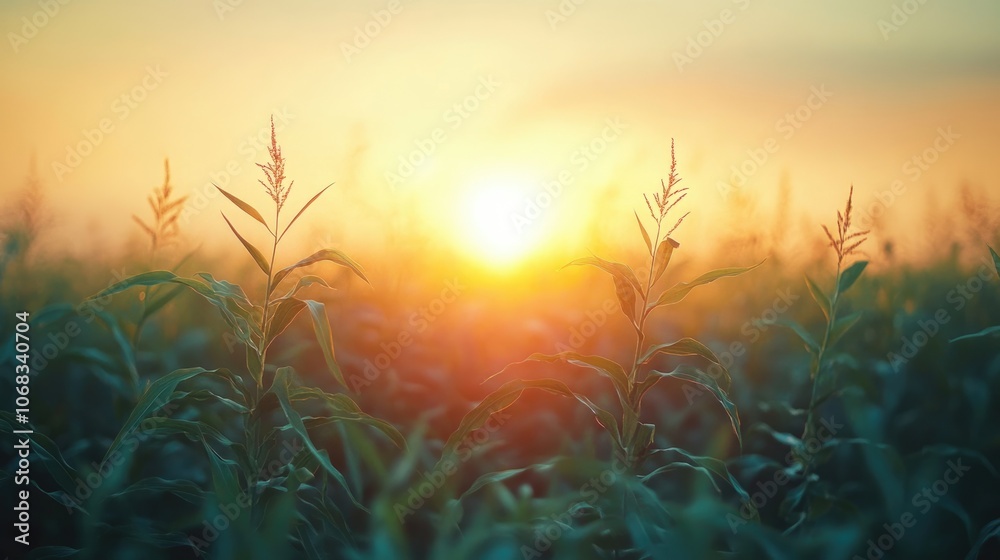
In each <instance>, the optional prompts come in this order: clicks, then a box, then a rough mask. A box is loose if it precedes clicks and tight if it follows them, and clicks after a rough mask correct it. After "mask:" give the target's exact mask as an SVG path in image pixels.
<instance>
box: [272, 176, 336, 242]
mask: <svg viewBox="0 0 1000 560" xmlns="http://www.w3.org/2000/svg"><path fill="white" fill-rule="evenodd" d="M332 186H333V183H330V184H329V185H327V186H325V187H323V189H322V190H320V191H319V192H318V193H316V194H315V195H313V197H312V198H310V199H309V202H307V203H305V206H303V207H302V209H301V210H299V212H298V213H297V214H295V217H294V218H292V221H290V222H288V225H287V226H285V229H284V231H282V232H281V235H279V236H278V241H281V238H282V237H284V236H285V234H286V233H288V230H290V229H292V224H294V223H295V220H298V219H299V216H301V215H302V213H303V212H305V211H306V208H309V206H310V205H311V204H312V203H313V202H316V199H317V198H319V195H321V194H323V193H325V192H326V189H328V188H330V187H332Z"/></svg>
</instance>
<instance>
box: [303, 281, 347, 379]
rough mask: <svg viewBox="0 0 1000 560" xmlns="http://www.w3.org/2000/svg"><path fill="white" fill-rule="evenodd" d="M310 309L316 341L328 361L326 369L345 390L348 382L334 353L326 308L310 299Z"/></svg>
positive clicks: (308, 302) (307, 303)
mask: <svg viewBox="0 0 1000 560" xmlns="http://www.w3.org/2000/svg"><path fill="white" fill-rule="evenodd" d="M305 304H306V306H308V307H309V315H310V316H312V322H313V331H315V332H316V340H317V341H319V346H320V349H321V350H322V351H323V358H324V359H325V360H326V367H327V369H329V370H330V374H332V375H333V378H334V379H336V380H337V382H338V383H340V385H341V386H342V387H344V388H347V382H346V381H344V374H343V372H341V371H340V365H339V364H337V357H336V355H335V354H334V351H333V335H332V334H331V333H330V319H329V317H327V315H326V306H325V305H323V304H322V303H320V302H318V301H313V300H311V299H308V300H306V301H305Z"/></svg>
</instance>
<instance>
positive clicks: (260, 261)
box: [222, 214, 271, 274]
mask: <svg viewBox="0 0 1000 560" xmlns="http://www.w3.org/2000/svg"><path fill="white" fill-rule="evenodd" d="M222 219H223V220H226V223H227V224H229V229H231V230H233V233H234V234H236V238H237V239H239V240H240V243H242V244H243V246H244V247H246V250H247V252H248V253H250V256H251V257H253V260H254V262H256V263H257V266H259V267H260V269H261V270H262V271H263V272H264V274H270V273H271V266H270V265H269V264H267V259H266V258H264V254H263V253H261V252H260V250H259V249H257V248H256V247H254V246H253V245H251V244H250V242H249V241H247V240H246V239H244V238H243V236H242V235H240V232H238V231H236V228H235V227H233V224H232V223H230V221H229V218H227V217H226V215H225V214H223V215H222Z"/></svg>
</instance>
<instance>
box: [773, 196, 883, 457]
mask: <svg viewBox="0 0 1000 560" xmlns="http://www.w3.org/2000/svg"><path fill="white" fill-rule="evenodd" d="M853 199H854V187H853V186H852V187H851V191H850V193H849V194H848V196H847V206H846V207H845V208H844V212H843V213H841V212H840V211H837V234H836V235H834V234H833V233H832V232H831V231H830V229H829V228H828V227H826V226H825V225H824V226H823V232H824V233H826V236H827V239H829V241H830V247H832V248H833V250H834V253H836V255H837V273H836V275H835V276H834V284H833V291H832V294H830V295H827V294H826V293H825V292H824V291H823V289H822V288H821V287H820V286H819V284H817V283H816V282H815V281H813V280H812V279H811V278H809V276H808V275H807V276H806V286H807V288H808V289H809V294H810V295H811V296H812V298H813V300H814V301H815V302H816V304H817V305H818V306H819V308H820V310H821V311H822V312H823V317H824V318H825V319H826V323H825V325H824V329H823V335H822V338H820V339H819V341H817V340H816V339H814V338H813V337H812V336H811V335H810V334H809V333H808V331H806V330H805V329H804V328H802V327H801V326H800V325H798V324H796V323H794V322H789V323H787V324H788V325H789V326H790V327H791V328H792V330H793V331H794V332H795V334H796V335H798V337H799V338H800V339H801V340H802V342H803V343H804V344H805V347H806V349H807V350H808V351H809V354H810V355H811V356H812V362H811V367H810V371H809V379H810V381H811V383H812V390H811V391H810V397H809V407H808V408H807V409H806V423H805V427H804V428H803V431H802V440H804V441H809V440H811V439H812V438H814V437H815V436H816V422H817V420H816V409H817V408H818V407H819V406H820V405H821V404H823V402H825V401H826V400H827V399H828V398H830V397H831V396H832V395H833V394H834V391H835V390H836V389H835V387H832V385H833V379H832V377H833V375H832V373H830V372H829V365H830V364H831V363H832V362H833V360H832V359H831V356H830V354H831V353H832V352H833V348H834V346H835V345H836V344H837V342H839V341H840V339H841V338H843V336H844V335H845V334H847V331H849V330H850V329H851V327H853V326H854V325H855V324H856V323H857V322H858V320H859V319H861V315H862V312H861V311H860V310H859V311H855V312H853V313H850V314H848V315H845V316H843V317H839V316H838V313H837V312H838V311H839V307H840V303H841V298H842V297H843V296H844V294H845V293H846V292H847V290H849V289H850V288H851V286H853V285H854V283H855V282H857V280H858V278H860V277H861V273H862V272H864V270H865V267H867V266H868V261H857V262H854V263H853V264H851V265H850V266H847V267H846V268H845V265H847V258H848V257H849V256H851V255H853V254H855V253H856V252H857V251H858V249H859V248H860V247H861V244H862V243H864V242H865V241H866V240H867V239H868V238H867V237H866V236H867V235H868V233H869V232H868V231H852V230H851V225H852V224H851V213H852V211H853V205H852V202H853ZM821 388H826V389H827V390H826V391H822V392H821ZM806 464H807V467H808V466H809V465H810V462H808V461H807V463H806Z"/></svg>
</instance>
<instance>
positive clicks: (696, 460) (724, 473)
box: [652, 447, 757, 516]
mask: <svg viewBox="0 0 1000 560" xmlns="http://www.w3.org/2000/svg"><path fill="white" fill-rule="evenodd" d="M659 453H673V454H676V455H680V456H681V457H683V458H684V459H685V460H686V461H688V462H690V463H692V464H694V465H697V466H699V467H702V468H703V469H705V470H706V471H708V472H711V473H712V474H714V475H715V476H717V477H719V478H720V479H722V480H724V481H725V482H727V483H728V484H729V486H730V487H731V488H732V489H733V490H735V491H736V493H737V494H739V495H740V499H741V500H742V501H743V503H744V504H746V505H747V506H748V507H749V508H750V511H751V512H753V513H754V515H755V516H756V513H757V508H756V507H754V505H753V501H752V500H751V499H750V493H749V492H747V491H746V490H745V489H744V488H743V485H741V484H740V483H739V481H738V480H736V477H734V476H733V475H732V474H731V473H730V472H729V469H728V468H726V464H725V463H724V462H722V461H720V460H719V459H716V458H714V457H705V456H701V455H694V454H692V453H689V452H688V451H686V450H684V449H681V448H680V447H669V448H666V449H656V450H654V451H653V452H652V454H659Z"/></svg>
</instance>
